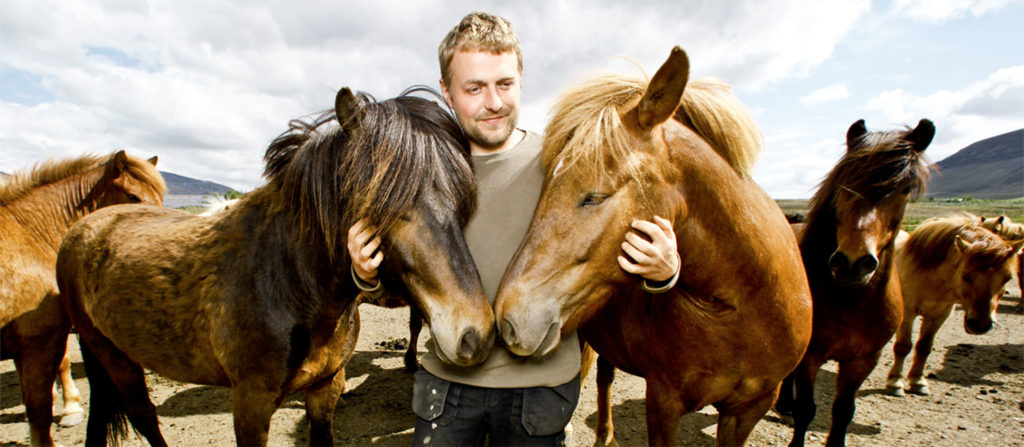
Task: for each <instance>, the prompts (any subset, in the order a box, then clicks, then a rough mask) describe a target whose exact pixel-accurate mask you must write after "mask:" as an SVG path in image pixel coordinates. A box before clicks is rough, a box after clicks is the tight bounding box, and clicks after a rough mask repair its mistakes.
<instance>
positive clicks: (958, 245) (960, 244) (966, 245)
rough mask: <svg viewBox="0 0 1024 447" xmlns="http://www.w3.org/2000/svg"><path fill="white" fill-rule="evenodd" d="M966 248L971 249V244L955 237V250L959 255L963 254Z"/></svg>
mask: <svg viewBox="0 0 1024 447" xmlns="http://www.w3.org/2000/svg"><path fill="white" fill-rule="evenodd" d="M968 248H971V243H970V242H967V241H965V240H964V238H962V237H960V236H959V235H957V237H956V249H957V251H959V252H960V253H964V252H966V251H967V249H968Z"/></svg>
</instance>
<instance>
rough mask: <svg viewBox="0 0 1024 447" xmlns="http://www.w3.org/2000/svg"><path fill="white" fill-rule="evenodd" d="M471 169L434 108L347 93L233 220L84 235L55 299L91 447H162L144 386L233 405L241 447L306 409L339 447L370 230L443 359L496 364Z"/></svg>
mask: <svg viewBox="0 0 1024 447" xmlns="http://www.w3.org/2000/svg"><path fill="white" fill-rule="evenodd" d="M338 123H340V125H338ZM468 157H469V147H468V143H467V142H466V140H465V138H464V137H463V136H462V133H461V130H460V128H459V125H458V123H457V122H456V121H455V120H454V118H452V117H451V116H450V115H449V114H448V113H446V112H445V111H444V110H443V109H441V108H440V107H439V106H438V105H437V104H436V103H435V102H433V101H429V100H427V99H423V98H419V97H416V96H411V95H402V96H399V97H397V98H394V99H390V100H387V101H382V102H375V101H373V100H372V99H371V98H369V97H368V96H366V95H363V96H361V97H357V96H355V95H353V94H352V92H351V91H349V90H348V89H347V88H344V89H342V90H341V91H339V93H338V95H337V98H336V103H335V112H334V113H333V114H327V115H324V116H322V117H321V118H320V119H318V120H316V121H315V122H313V123H307V122H303V121H293V122H292V124H291V130H290V131H289V132H286V133H285V134H282V135H281V136H280V137H279V138H278V139H276V140H275V141H274V142H273V143H272V144H271V145H270V147H269V148H268V149H267V153H266V157H265V158H266V161H267V167H266V171H265V175H266V177H267V178H268V183H267V185H265V186H263V187H261V188H259V189H257V190H255V191H252V192H250V193H249V194H247V195H246V196H245V197H244V198H243V199H242V200H241V201H239V202H238V203H237V204H236V205H235V206H233V207H231V208H230V209H228V210H227V211H225V212H223V213H220V214H217V215H216V216H213V217H198V216H192V215H190V214H188V213H185V212H181V211H176V210H168V209H164V208H151V207H132V208H129V207H111V208H108V209H106V210H101V212H99V213H94V214H92V215H91V216H89V217H87V218H85V219H82V220H81V221H79V223H78V224H77V225H75V227H73V228H72V229H71V231H69V232H68V235H67V237H66V238H65V241H64V243H63V244H62V245H61V250H60V253H59V255H58V260H57V282H58V284H59V285H60V289H61V296H62V300H63V302H64V304H65V306H66V307H67V309H68V312H69V314H70V315H71V318H72V320H73V321H74V323H75V325H76V327H77V328H78V331H79V338H80V340H81V345H82V346H84V348H83V350H82V355H83V358H84V359H85V364H86V372H87V374H88V376H89V383H90V387H91V389H92V393H91V396H90V414H89V425H88V431H87V437H86V443H87V444H90V445H93V444H102V443H104V442H105V441H106V440H107V437H108V434H110V435H112V436H111V437H112V438H115V439H116V438H117V437H118V436H120V435H122V434H123V432H124V431H125V430H126V426H125V421H124V413H123V412H126V413H127V417H128V419H129V420H130V421H131V423H132V425H133V426H134V427H135V428H136V429H137V430H138V431H139V432H140V433H141V435H142V436H144V437H145V438H146V439H147V440H148V441H149V443H150V444H152V445H155V446H156V445H165V442H164V439H163V436H162V435H161V434H160V429H159V424H158V421H157V417H156V409H155V408H154V406H153V404H152V402H151V401H150V399H149V395H148V393H147V392H146V383H145V377H144V374H143V368H147V369H150V370H152V371H154V372H156V373H158V374H161V375H163V376H165V377H168V378H171V379H174V380H178V381H183V382H190V383H200V384H206V385H215V386H227V387H230V388H231V393H232V402H231V407H232V413H233V414H234V428H235V438H236V441H237V443H238V444H239V445H266V443H267V437H268V431H269V428H270V420H271V416H272V415H273V413H274V412H275V411H276V410H277V408H278V407H279V406H280V404H281V402H282V401H283V400H284V398H285V397H287V396H288V395H289V394H291V393H293V392H296V391H304V392H305V396H306V415H307V418H308V420H309V423H310V444H311V445H331V444H333V433H332V429H331V425H332V422H333V415H334V408H335V406H336V404H337V401H338V397H339V395H340V394H341V392H342V391H343V389H344V387H345V372H344V366H345V364H346V363H347V362H348V360H349V358H350V357H351V355H352V352H353V350H354V348H355V345H356V338H357V336H358V331H359V313H358V304H359V302H358V300H357V295H358V294H359V289H358V288H357V287H356V285H355V283H354V282H353V280H352V276H351V274H350V268H351V267H350V265H351V261H350V259H349V257H348V256H347V254H346V252H345V249H344V247H345V238H346V231H347V229H348V228H349V227H350V226H351V225H352V224H353V223H354V222H355V221H357V220H359V219H361V218H365V219H367V220H368V221H369V222H370V223H371V224H374V225H376V226H377V228H379V229H380V232H381V235H382V236H383V239H384V240H385V245H384V246H383V250H385V251H386V254H387V256H386V258H387V259H388V260H389V261H388V263H387V264H386V265H383V266H382V267H381V278H382V281H384V284H385V288H387V289H388V290H390V291H392V292H394V293H395V294H397V295H401V296H405V297H408V298H409V299H410V300H411V301H412V303H413V305H414V306H416V307H417V308H418V309H420V310H421V312H422V314H423V315H424V316H425V318H426V319H427V321H428V323H429V324H430V328H431V333H432V335H433V337H434V340H435V341H436V342H437V344H438V348H439V349H438V352H439V354H441V356H442V358H443V359H445V360H447V361H449V362H451V363H454V364H458V365H472V364H476V363H479V362H481V361H483V360H484V358H486V356H487V354H488V353H489V352H490V348H491V345H492V344H493V340H494V315H493V311H492V310H491V307H490V305H489V304H488V301H487V298H486V297H485V296H484V293H483V287H482V286H481V285H480V280H479V275H478V273H477V272H476V269H475V267H474V266H473V263H472V261H471V258H470V254H469V250H468V248H467V247H466V244H465V241H464V240H463V237H462V228H461V226H462V225H463V224H464V223H465V222H466V221H467V219H468V218H469V216H470V214H471V212H472V209H473V206H474V203H475V199H474V198H475V196H476V194H475V191H476V187H475V180H474V179H473V174H472V171H471V169H470V165H469V163H468ZM122 411H123V412H122ZM109 428H113V432H109V431H108V429H109Z"/></svg>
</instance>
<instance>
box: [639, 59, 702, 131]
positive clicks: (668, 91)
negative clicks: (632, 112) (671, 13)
mask: <svg viewBox="0 0 1024 447" xmlns="http://www.w3.org/2000/svg"><path fill="white" fill-rule="evenodd" d="M689 78H690V59H689V58H688V57H686V52H685V51H683V49H682V48H679V46H676V47H675V48H672V52H671V53H670V54H669V56H668V60H666V61H665V63H664V64H662V65H661V68H659V69H658V72H657V73H655V74H654V77H653V78H651V83H650V84H649V85H648V86H647V91H645V92H644V97H643V98H641V99H640V103H639V104H637V106H636V111H637V114H636V120H637V123H639V124H640V127H641V128H642V129H645V130H649V129H651V128H653V127H654V126H656V125H658V124H661V123H663V122H665V121H666V120H668V119H669V118H670V117H672V115H673V114H674V113H676V109H678V108H679V104H680V103H682V101H683V90H685V89H686V82H687V81H688V80H689Z"/></svg>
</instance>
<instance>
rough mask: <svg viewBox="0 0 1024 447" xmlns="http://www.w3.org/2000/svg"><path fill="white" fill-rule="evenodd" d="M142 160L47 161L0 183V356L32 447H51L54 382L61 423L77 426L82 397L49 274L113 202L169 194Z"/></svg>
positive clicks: (154, 200)
mask: <svg viewBox="0 0 1024 447" xmlns="http://www.w3.org/2000/svg"><path fill="white" fill-rule="evenodd" d="M156 162H157V158H156V157H153V158H150V159H149V160H148V161H146V160H142V159H139V158H136V157H133V156H130V155H127V154H126V153H125V152H124V151H123V150H122V151H117V152H115V153H113V154H110V155H106V156H99V155H83V156H79V157H75V158H69V159H62V160H55V159H51V160H47V161H45V162H42V163H39V164H36V165H35V166H34V167H32V168H31V169H26V170H24V171H20V172H17V173H15V174H14V175H13V176H12V177H11V178H10V179H8V181H5V182H4V184H3V185H0V259H2V260H3V262H0V328H2V329H0V344H2V346H0V352H2V354H3V355H2V358H4V359H8V358H13V359H14V364H15V366H16V367H17V371H18V379H19V380H20V383H21V393H22V399H23V401H24V402H25V409H26V413H27V415H28V420H29V426H30V427H31V428H30V437H31V441H32V445H34V446H38V445H53V438H52V436H51V434H50V424H51V422H52V420H53V413H52V411H53V408H52V405H53V402H54V401H55V394H56V388H55V384H54V381H55V379H57V378H58V377H59V378H60V384H61V388H62V389H63V391H64V396H63V397H64V409H63V415H64V416H63V418H62V419H61V421H60V423H61V424H62V425H75V424H78V423H80V422H81V421H82V419H83V410H82V406H81V397H80V394H79V392H78V388H77V387H75V382H74V381H73V380H72V379H71V369H70V367H71V361H70V359H69V358H68V357H67V352H66V351H67V340H68V333H69V330H70V322H69V321H68V319H67V317H66V316H65V315H64V312H63V311H62V310H61V308H60V302H59V300H58V298H57V281H56V279H55V277H54V273H53V268H54V263H55V262H56V259H57V247H58V245H59V244H60V241H61V238H62V237H63V236H64V233H66V232H67V230H68V228H69V227H71V225H72V224H73V223H75V222H76V221H77V220H78V219H80V218H81V217H82V216H85V215H86V214H89V213H91V212H93V211H95V210H97V209H99V208H102V207H105V206H108V205H113V204H118V203H145V204H153V205H157V206H159V205H161V204H162V203H163V195H164V193H165V192H166V190H167V188H166V186H165V185H164V181H163V177H161V176H160V172H159V171H157V170H156V167H155V166H156Z"/></svg>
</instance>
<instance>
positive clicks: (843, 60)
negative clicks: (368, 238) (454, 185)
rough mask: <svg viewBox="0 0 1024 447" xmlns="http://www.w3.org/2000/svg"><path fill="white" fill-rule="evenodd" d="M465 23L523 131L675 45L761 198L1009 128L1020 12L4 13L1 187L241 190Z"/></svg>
mask: <svg viewBox="0 0 1024 447" xmlns="http://www.w3.org/2000/svg"><path fill="white" fill-rule="evenodd" d="M350 3H351V4H350ZM634 3H635V4H634ZM473 10H483V11H488V12H492V13H496V14H499V15H502V16H504V17H506V18H508V19H509V20H510V21H511V22H512V24H513V26H514V27H515V28H516V30H517V31H518V33H519V36H520V40H521V42H522V46H523V52H524V65H525V67H524V81H523V84H524V86H523V112H522V116H521V120H520V127H523V128H525V129H528V130H532V131H536V132H543V130H544V126H545V124H546V123H547V120H548V117H547V111H548V107H549V106H550V105H551V103H552V100H553V98H554V97H555V96H556V95H557V94H558V92H559V91H560V90H561V89H562V88H564V87H566V86H567V85H569V84H570V83H571V82H573V81H574V80H575V79H577V78H578V77H579V76H581V75H584V74H586V72H587V71H588V70H593V69H600V68H606V69H616V70H627V69H634V70H635V68H631V66H629V65H628V64H626V63H625V62H623V61H622V59H621V58H617V57H619V56H627V57H630V58H633V59H635V60H637V61H639V63H640V64H641V65H642V66H643V67H644V68H645V69H646V70H647V71H648V72H650V73H653V72H654V71H655V70H656V69H657V68H658V66H660V64H661V63H662V62H663V61H664V59H665V58H666V57H667V56H668V53H669V50H670V49H671V48H672V46H674V45H680V46H682V47H683V48H684V49H685V50H686V51H687V53H688V54H689V56H690V64H691V70H692V72H691V77H700V76H716V77H719V78H722V79H724V80H725V81H726V82H728V83H730V84H732V85H733V86H734V89H735V92H736V94H737V95H738V96H739V98H740V100H741V101H742V102H743V103H744V104H746V106H747V107H748V108H749V109H750V111H751V113H752V114H753V116H754V118H755V120H756V121H757V122H758V124H759V125H760V126H761V130H762V132H763V134H764V136H765V140H766V143H767V145H766V148H765V151H764V153H763V154H762V155H761V158H760V159H759V161H758V163H757V168H756V171H755V175H754V179H755V180H756V181H757V182H758V183H759V184H760V185H761V186H762V187H764V189H765V190H766V191H767V192H768V193H769V194H770V195H771V196H772V197H774V198H777V199H781V198H805V197H810V196H811V195H812V194H813V193H814V190H815V188H816V186H817V184H818V182H820V181H821V179H822V178H823V177H824V175H825V174H826V173H827V172H828V170H829V169H831V167H832V166H833V165H834V164H835V162H836V161H837V160H838V159H839V157H840V155H841V154H842V152H843V151H844V150H845V148H844V145H843V141H844V136H845V133H846V129H847V128H848V127H849V126H850V124H851V123H853V122H854V121H856V120H857V119H861V118H864V119H866V120H867V125H868V128H869V129H871V130H881V129H889V128H893V127H896V126H903V125H914V124H916V123H917V121H918V120H919V119H921V118H924V117H927V118H930V119H932V120H933V121H935V123H936V126H937V128H938V132H937V134H936V137H935V140H934V142H933V144H932V146H931V147H930V148H929V149H928V151H927V154H928V155H929V156H930V158H931V160H932V161H939V160H941V159H943V158H945V157H947V156H949V155H951V154H953V153H954V152H956V151H957V150H959V149H961V148H963V147H964V146H966V145H968V144H970V143H973V142H975V141H977V140H980V139H984V138H987V137H990V136H995V135H998V134H1001V133H1005V132H1008V131H1011V130H1015V129H1019V128H1022V127H1024V49H1022V47H1021V43H1022V42H1024V2H1022V1H1010V0H932V1H925V0H894V1H866V0H841V1H814V0H807V1H799V0H792V1H765V0H742V1H740V0H737V1H712V0H707V1H687V0H672V1H667V0H666V1H660V2H629V3H627V2H612V1H604V0H596V1H595V0H586V1H583V0H564V1H543V2H542V1H536V2H532V1H520V2H507V1H492V0H486V1H438V0H426V1H425V0H418V1H359V2H341V1H273V2H255V1H253V2H247V1H238V2H220V1H215V0H174V1H136V0H119V1H93V0H75V1H48V0H4V1H2V2H0V171H4V172H12V171H15V170H19V169H24V168H27V167H29V166H31V165H32V164H33V163H35V162H37V161H40V160H43V159H46V158H47V157H51V156H56V157H68V156H76V155H79V154H82V153H84V152H93V153H108V152H111V151H112V150H114V149H117V148H124V149H127V150H128V152H129V153H131V154H134V155H138V156H142V157H150V156H152V155H158V156H159V157H160V162H159V168H160V169H161V170H164V171H169V172H174V173H177V174H181V175H186V176H189V177H195V178H199V179H204V180H212V181H215V182H218V183H223V184H225V185H228V186H231V187H234V188H236V189H239V190H243V191H248V190H251V189H253V188H256V187H258V186H260V185H261V184H262V183H263V179H262V178H261V176H260V175H261V173H262V172H263V160H262V157H263V152H264V149H265V147H266V145H267V143H269V142H270V140H272V139H273V138H274V137H275V136H276V135H277V134H279V133H280V132H281V131H283V130H285V129H286V126H287V122H288V120H289V119H292V118H296V117H300V116H304V115H307V114H310V113H312V112H315V111H319V110H323V109H326V108H329V107H331V106H332V105H333V101H334V95H335V92H336V91H337V90H338V88H340V87H342V86H350V87H352V88H353V89H357V90H362V91H366V92H368V93H370V94H372V95H374V96H375V97H377V98H378V99H385V98H389V97H392V96H395V95H397V94H398V93H400V92H401V91H402V90H403V89H405V88H406V87H408V86H410V85H413V84H428V85H430V86H433V87H436V86H437V80H438V78H439V72H438V70H439V69H438V68H437V45H438V43H439V42H440V40H441V38H442V37H443V36H444V34H445V33H446V32H447V31H448V30H449V29H450V28H451V27H452V26H453V25H454V24H455V23H456V22H458V20H459V19H460V18H461V17H462V16H464V15H465V14H467V13H469V12H471V11H473ZM1022 150H1024V148H1022Z"/></svg>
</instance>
